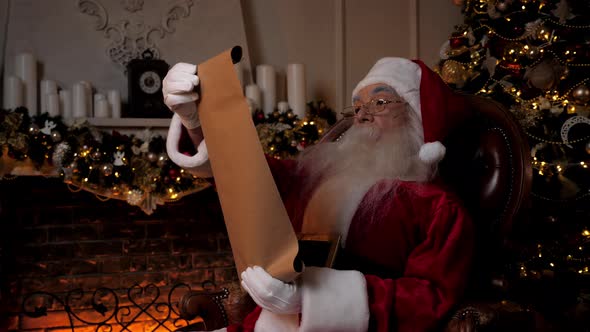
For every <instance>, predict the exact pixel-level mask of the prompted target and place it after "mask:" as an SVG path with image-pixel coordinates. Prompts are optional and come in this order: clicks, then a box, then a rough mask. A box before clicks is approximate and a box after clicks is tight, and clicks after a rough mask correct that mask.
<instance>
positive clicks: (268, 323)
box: [254, 309, 299, 332]
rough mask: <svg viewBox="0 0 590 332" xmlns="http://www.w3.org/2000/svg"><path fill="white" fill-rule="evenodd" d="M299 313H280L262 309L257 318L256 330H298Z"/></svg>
mask: <svg viewBox="0 0 590 332" xmlns="http://www.w3.org/2000/svg"><path fill="white" fill-rule="evenodd" d="M298 329H299V315H279V314H275V313H274V312H270V311H268V310H266V309H262V311H261V312H260V316H258V319H257V320H256V325H255V326H254V332H277V331H281V332H297V331H298Z"/></svg>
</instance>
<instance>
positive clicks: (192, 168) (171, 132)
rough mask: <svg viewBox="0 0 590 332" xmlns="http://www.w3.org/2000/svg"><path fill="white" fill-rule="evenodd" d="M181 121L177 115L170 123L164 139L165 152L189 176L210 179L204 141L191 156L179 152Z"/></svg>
mask: <svg viewBox="0 0 590 332" xmlns="http://www.w3.org/2000/svg"><path fill="white" fill-rule="evenodd" d="M182 126H183V125H182V121H181V120H180V117H179V116H178V115H177V114H174V116H173V117H172V120H171V121H170V128H169V129H168V137H167V138H166V151H167V152H168V157H170V159H171V160H172V161H173V162H174V163H175V164H176V165H178V166H180V167H182V168H184V169H185V170H187V171H189V172H190V173H191V174H194V175H196V176H200V177H211V176H213V173H212V172H211V165H210V163H209V153H208V152H207V145H206V144H205V140H202V141H201V143H199V146H198V148H197V153H196V154H195V155H192V156H187V155H185V154H184V153H182V152H180V149H179V144H180V135H181V134H182Z"/></svg>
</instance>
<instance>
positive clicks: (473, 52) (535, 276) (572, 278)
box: [436, 0, 590, 318]
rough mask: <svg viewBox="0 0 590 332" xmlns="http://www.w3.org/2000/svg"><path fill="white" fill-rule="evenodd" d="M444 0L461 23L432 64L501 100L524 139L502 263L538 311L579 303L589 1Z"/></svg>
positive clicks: (466, 89) (449, 78) (588, 154)
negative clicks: (526, 170)
mask: <svg viewBox="0 0 590 332" xmlns="http://www.w3.org/2000/svg"><path fill="white" fill-rule="evenodd" d="M454 2H455V4H457V5H459V6H461V8H462V13H463V14H464V24H462V25H459V26H457V27H456V29H455V31H454V32H453V33H452V35H451V36H450V38H449V40H448V41H446V42H445V43H444V44H443V46H442V48H441V50H440V58H441V60H440V62H439V63H438V65H437V66H436V70H437V71H438V73H439V74H440V75H441V77H442V78H443V80H444V81H445V82H446V83H447V84H448V85H449V86H451V87H452V88H454V89H456V90H457V91H460V92H463V93H468V94H476V95H480V96H485V97H489V98H492V99H494V100H496V101H499V102H501V103H502V104H503V105H504V106H506V108H507V109H509V110H510V111H511V112H512V113H513V114H514V115H515V117H516V119H517V120H518V121H519V123H520V124H521V126H522V129H523V131H524V132H525V133H526V135H527V136H528V140H529V144H530V147H531V156H532V160H533V161H532V163H533V164H532V168H533V188H532V193H531V202H532V204H531V209H530V211H529V213H528V217H529V219H530V220H529V222H528V223H527V224H526V227H527V228H526V231H525V232H522V233H520V234H519V235H520V245H521V246H519V247H518V250H514V256H513V257H511V259H510V262H509V264H507V266H506V271H504V272H505V273H506V275H508V276H512V278H513V280H512V283H513V284H515V283H518V285H520V286H522V285H529V286H530V285H531V284H536V285H537V287H536V288H535V287H532V288H530V289H529V293H528V297H527V296H523V298H527V299H528V300H531V299H533V298H534V299H533V301H536V303H535V304H537V305H538V307H543V306H545V309H550V310H546V311H553V312H555V310H553V309H555V308H556V306H561V309H563V310H564V311H566V310H567V309H566V308H570V309H571V308H577V309H576V310H578V311H579V310H580V305H583V306H585V308H589V307H590V304H589V303H590V296H589V295H590V291H589V289H590V287H589V286H588V280H589V279H590V271H589V266H590V258H589V254H590V168H588V164H590V118H589V114H590V1H588V0H561V1H559V0H465V1H462V0H454ZM521 231H522V230H521ZM539 285H543V287H538V286H539ZM547 286H549V287H547ZM519 289H520V292H521V293H522V292H523V289H526V287H519ZM539 290H540V292H538V291H539ZM532 293H536V295H535V296H530V295H531V294H532ZM548 294H550V295H548ZM556 294H559V298H560V299H561V300H562V301H555V295H556ZM544 296H545V297H544ZM541 309H543V308H541ZM574 311H575V310H574ZM571 312H573V311H570V313H571ZM563 317H567V316H562V318H563Z"/></svg>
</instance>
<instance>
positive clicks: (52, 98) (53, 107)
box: [46, 93, 59, 116]
mask: <svg viewBox="0 0 590 332" xmlns="http://www.w3.org/2000/svg"><path fill="white" fill-rule="evenodd" d="M46 98H47V101H46V102H47V113H49V116H58V115H59V95H58V94H57V93H49V94H47V97H46Z"/></svg>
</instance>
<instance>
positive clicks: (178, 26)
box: [3, 0, 249, 99]
mask: <svg viewBox="0 0 590 332" xmlns="http://www.w3.org/2000/svg"><path fill="white" fill-rule="evenodd" d="M3 1H6V0H3ZM76 3H77V2H76V1H73V0H51V1H47V0H10V2H9V4H10V6H9V20H8V24H7V28H6V29H7V37H6V46H5V49H4V52H3V53H4V56H5V72H6V74H7V75H10V74H14V62H13V61H14V57H15V55H17V54H19V53H21V52H31V53H33V54H34V55H35V57H36V58H37V60H38V62H39V72H38V75H37V77H38V78H39V79H43V78H46V79H51V80H54V81H56V82H57V83H58V85H60V86H61V87H62V88H70V87H71V86H72V85H73V84H74V83H76V82H78V81H82V80H83V81H88V82H90V83H91V84H92V85H93V86H94V87H95V88H96V89H97V90H98V91H102V92H105V91H106V90H110V89H118V90H120V91H121V92H122V96H123V99H125V97H126V94H127V93H126V92H127V76H126V73H125V67H124V66H122V65H120V64H117V63H116V62H114V61H113V60H112V59H111V57H110V56H109V53H108V51H111V50H114V51H115V53H116V54H125V52H124V51H126V49H125V50H124V49H123V48H122V47H119V45H118V44H117V39H119V38H120V33H122V34H123V35H124V36H125V37H128V39H132V40H136V39H138V40H143V41H144V42H145V43H146V44H149V41H152V42H153V44H154V47H155V49H157V50H158V52H159V54H160V58H161V59H163V60H166V61H167V62H168V63H169V64H170V65H173V64H174V63H176V62H179V61H184V62H192V63H200V62H202V61H204V60H206V59H208V58H210V57H212V56H214V55H216V54H218V53H220V52H222V51H224V50H226V49H228V48H231V47H233V46H235V45H243V54H244V57H245V63H246V67H249V65H248V64H249V52H248V47H247V42H246V34H245V30H244V23H243V21H242V19H243V16H242V10H241V4H240V1H239V0H223V1H217V0H200V1H194V0H193V1H190V0H181V1H175V2H171V1H161V0H145V1H144V5H143V7H142V8H141V9H140V10H137V11H129V10H126V9H125V8H124V6H123V2H122V1H120V0H96V1H86V2H84V4H85V5H88V6H94V7H92V8H91V10H97V11H98V12H99V13H102V15H100V18H99V17H98V16H91V15H87V14H85V13H83V11H82V10H80V9H79V8H78V7H77V5H76ZM191 4H192V5H191ZM172 11H173V12H174V13H175V14H174V15H172V16H169V15H168V14H169V13H170V12H172ZM173 17H176V18H177V19H174V18H173ZM167 19H168V20H167ZM101 22H102V23H101ZM124 22H128V24H126V25H124V24H123V23H124ZM166 22H168V24H166ZM167 25H168V26H169V27H170V28H171V29H169V30H168V31H166V30H167V29H168V26H167ZM98 26H100V27H98ZM157 29H159V30H157ZM146 36H147V37H146ZM212 36H214V37H212Z"/></svg>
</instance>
